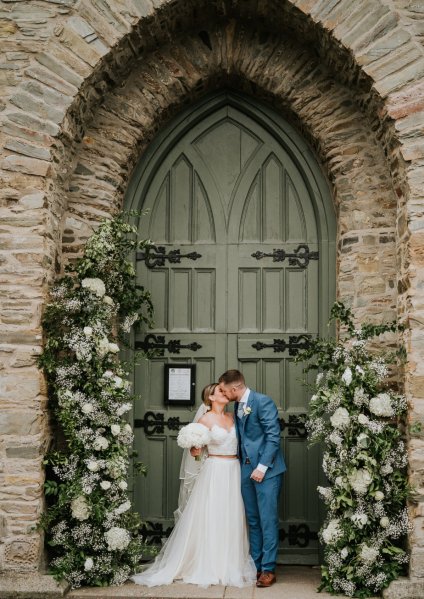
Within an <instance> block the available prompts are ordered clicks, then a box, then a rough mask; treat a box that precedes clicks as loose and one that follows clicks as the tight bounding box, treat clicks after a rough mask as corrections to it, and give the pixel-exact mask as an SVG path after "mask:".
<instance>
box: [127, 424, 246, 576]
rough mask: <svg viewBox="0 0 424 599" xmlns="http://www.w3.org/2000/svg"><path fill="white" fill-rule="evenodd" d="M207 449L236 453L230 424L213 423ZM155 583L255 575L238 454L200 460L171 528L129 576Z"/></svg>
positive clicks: (212, 451) (225, 453) (226, 453)
mask: <svg viewBox="0 0 424 599" xmlns="http://www.w3.org/2000/svg"><path fill="white" fill-rule="evenodd" d="M208 453H209V454H218V455H235V454H236V453H237V435H236V431H235V427H234V426H233V427H232V428H231V430H229V431H227V429H224V428H222V427H220V426H217V425H215V426H213V428H212V430H211V441H210V443H209V445H208ZM131 578H132V580H133V581H134V582H135V583H137V584H143V585H147V586H157V585H165V584H171V583H172V582H173V581H174V580H180V581H182V582H187V583H192V584H197V585H199V586H201V587H208V586H209V585H211V584H222V585H228V586H237V587H242V586H247V585H251V584H253V583H254V582H255V581H256V567H255V564H254V562H253V560H252V558H251V556H250V555H249V542H248V538H247V528H246V518H245V513H244V505H243V499H242V496H241V490H240V463H239V460H238V459H232V458H220V457H213V456H211V455H210V456H209V457H208V458H206V460H205V461H204V464H203V466H202V468H201V470H200V473H199V475H198V477H197V479H196V482H195V483H194V487H193V490H192V492H191V495H190V497H189V499H188V502H187V505H186V506H185V508H184V510H183V512H182V514H181V516H180V517H179V519H178V521H177V523H176V525H175V527H174V530H173V531H172V533H171V535H170V537H169V539H168V540H167V541H166V543H165V545H164V546H163V548H162V550H161V551H160V553H159V555H158V556H157V557H156V559H155V561H154V562H153V564H152V565H151V566H149V567H148V568H147V570H145V571H144V572H142V573H141V574H135V575H134V576H132V577H131Z"/></svg>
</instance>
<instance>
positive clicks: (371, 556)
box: [359, 543, 378, 564]
mask: <svg viewBox="0 0 424 599" xmlns="http://www.w3.org/2000/svg"><path fill="white" fill-rule="evenodd" d="M359 557H360V559H361V560H362V561H363V562H364V563H365V564H370V563H372V562H375V560H376V559H377V557H378V549H377V548H376V547H371V546H370V545H367V544H366V543H362V546H361V552H360V554H359Z"/></svg>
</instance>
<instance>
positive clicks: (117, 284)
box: [39, 214, 152, 588]
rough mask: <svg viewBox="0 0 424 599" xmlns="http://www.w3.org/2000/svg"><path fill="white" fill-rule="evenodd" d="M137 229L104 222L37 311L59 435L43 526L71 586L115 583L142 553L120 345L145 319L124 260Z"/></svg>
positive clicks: (129, 402)
mask: <svg viewBox="0 0 424 599" xmlns="http://www.w3.org/2000/svg"><path fill="white" fill-rule="evenodd" d="M136 234H137V229H136V227H135V226H133V225H130V224H128V223H127V222H126V220H125V218H124V215H123V214H120V215H118V216H116V217H114V218H112V219H110V220H106V221H104V222H102V223H101V224H100V226H99V228H98V229H97V230H96V232H95V233H94V234H93V235H92V237H91V238H90V239H89V240H88V242H87V244H86V246H85V249H84V253H83V256H82V257H81V258H79V259H78V260H77V261H76V262H75V264H74V265H73V266H70V267H68V268H67V273H68V274H66V275H65V276H64V277H62V278H61V279H60V280H59V281H58V282H57V283H56V284H55V285H54V286H53V288H52V290H51V294H50V296H51V301H50V303H49V304H48V305H47V307H46V310H45V313H44V318H43V326H44V334H45V346H44V351H43V354H42V355H41V357H40V360H39V365H40V367H41V368H43V369H44V372H45V374H46V377H47V382H48V395H49V402H50V404H51V406H52V412H53V414H54V416H55V418H56V420H57V423H58V427H57V429H58V431H57V432H59V431H61V433H62V436H63V440H62V443H61V444H62V446H63V447H60V446H59V447H58V443H57V442H56V443H55V445H56V448H55V450H54V451H51V452H50V453H49V454H48V456H47V457H46V460H45V464H46V466H47V477H48V478H47V480H46V482H45V492H46V496H47V503H48V507H47V510H46V512H45V513H44V514H43V516H42V518H41V520H40V526H41V527H42V528H43V529H44V530H45V531H46V537H47V541H48V543H49V545H50V546H51V547H52V552H53V554H54V557H53V559H52V560H51V562H50V570H51V572H52V573H53V575H54V576H55V578H56V579H65V580H67V581H68V582H69V583H70V585H71V586H72V587H73V588H75V587H78V586H81V585H88V586H105V585H109V584H122V583H123V582H125V580H127V579H128V576H129V575H130V574H131V572H133V571H134V569H135V566H136V564H137V563H138V561H139V559H140V557H141V555H142V553H143V551H144V550H145V547H144V546H143V543H142V541H141V539H140V537H139V534H138V530H139V526H140V519H139V515H138V514H137V513H135V512H132V511H131V502H130V500H129V497H128V491H127V487H128V483H127V481H126V478H127V474H128V468H129V463H130V454H131V446H132V441H133V431H132V428H131V426H130V424H129V423H128V422H127V421H126V419H125V414H127V413H128V412H129V411H130V410H131V409H132V407H133V399H134V396H132V395H131V391H130V385H129V383H128V381H127V380H126V376H127V375H128V371H127V369H126V367H125V365H124V364H122V363H120V361H119V359H118V352H119V346H118V343H117V341H118V340H119V338H120V337H122V336H123V335H122V334H126V333H129V331H130V328H131V326H132V325H133V324H137V325H139V324H141V323H148V322H149V321H150V318H151V316H152V304H151V300H150V295H149V293H148V292H147V291H145V290H144V289H143V288H141V287H139V286H137V285H136V280H135V279H136V276H135V270H134V267H133V265H132V263H131V262H130V261H129V260H128V256H129V254H130V253H132V252H134V251H136V250H140V249H143V248H146V247H147V246H148V245H149V242H148V241H141V242H138V241H137V235H136ZM138 466H139V468H138V469H139V470H140V471H143V466H142V465H141V464H138Z"/></svg>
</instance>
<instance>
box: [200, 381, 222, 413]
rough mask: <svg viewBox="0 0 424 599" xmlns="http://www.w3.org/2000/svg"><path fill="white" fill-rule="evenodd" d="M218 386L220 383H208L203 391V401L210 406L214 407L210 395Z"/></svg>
mask: <svg viewBox="0 0 424 599" xmlns="http://www.w3.org/2000/svg"><path fill="white" fill-rule="evenodd" d="M217 387H218V383H211V384H210V385H206V387H205V388H204V389H203V391H202V401H203V403H204V404H205V406H207V407H208V408H211V407H212V402H211V400H210V396H211V395H213V394H214V393H215V389H216V388H217Z"/></svg>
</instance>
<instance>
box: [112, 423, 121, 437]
mask: <svg viewBox="0 0 424 599" xmlns="http://www.w3.org/2000/svg"><path fill="white" fill-rule="evenodd" d="M110 432H111V433H112V435H113V436H114V437H117V436H118V435H119V433H120V432H121V426H120V425H119V424H112V425H111V427H110Z"/></svg>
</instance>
